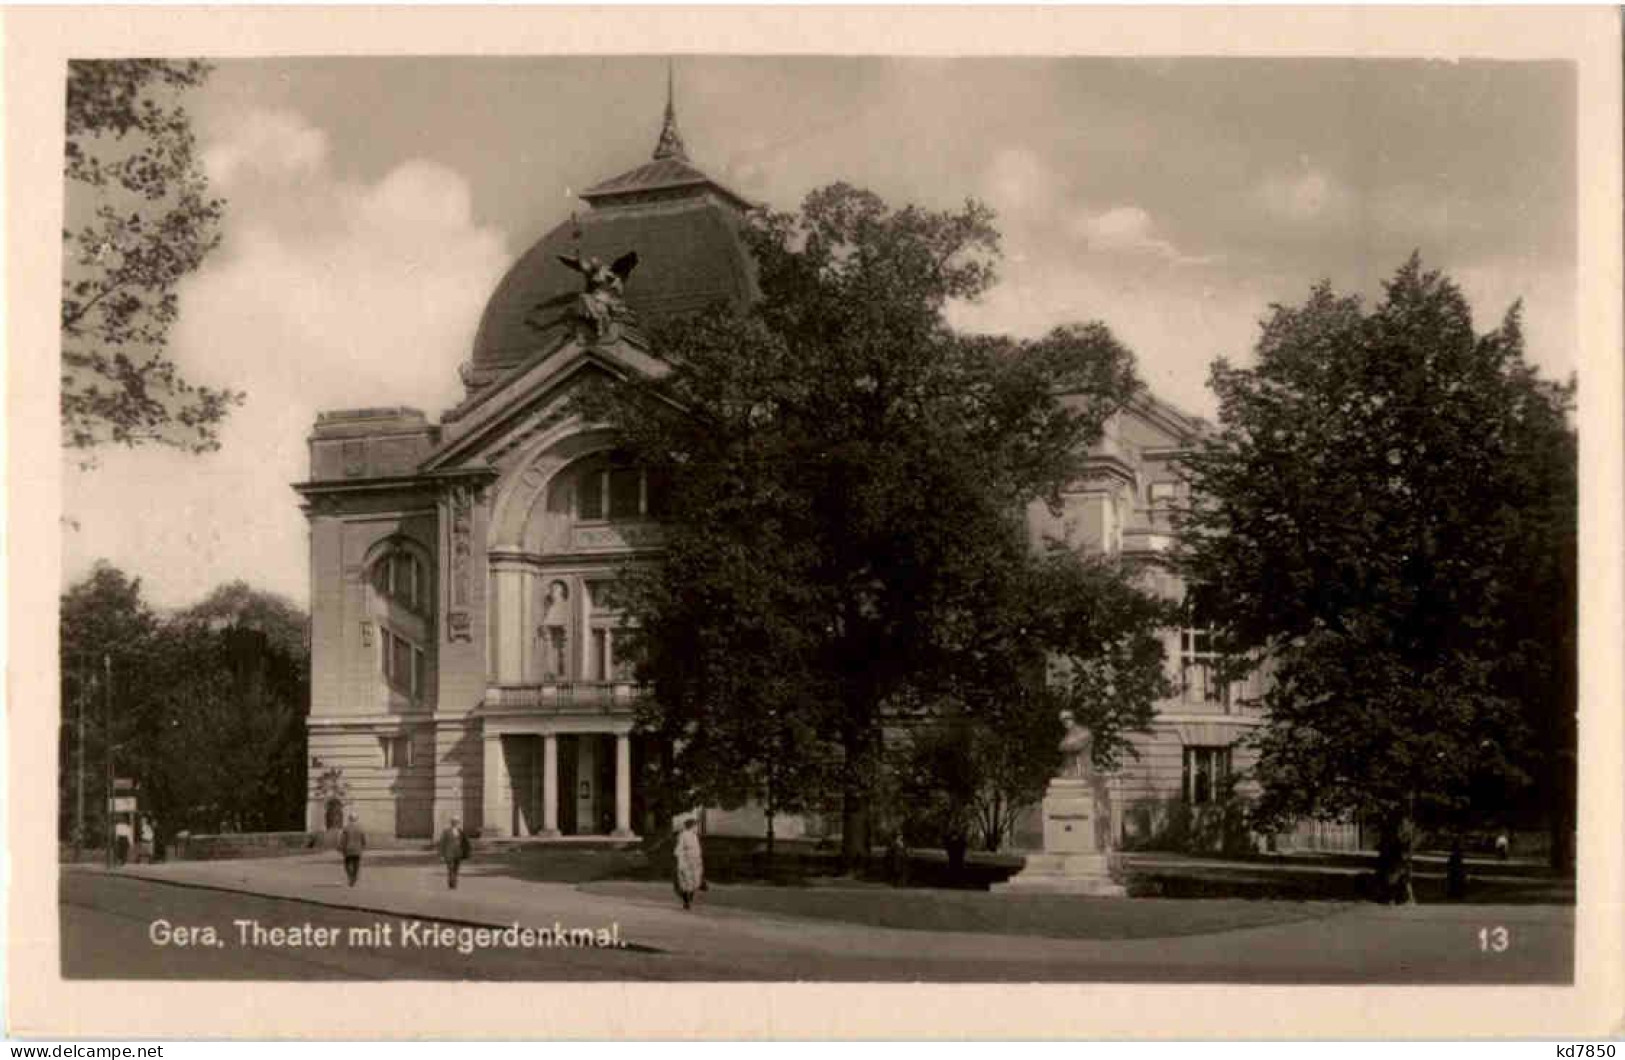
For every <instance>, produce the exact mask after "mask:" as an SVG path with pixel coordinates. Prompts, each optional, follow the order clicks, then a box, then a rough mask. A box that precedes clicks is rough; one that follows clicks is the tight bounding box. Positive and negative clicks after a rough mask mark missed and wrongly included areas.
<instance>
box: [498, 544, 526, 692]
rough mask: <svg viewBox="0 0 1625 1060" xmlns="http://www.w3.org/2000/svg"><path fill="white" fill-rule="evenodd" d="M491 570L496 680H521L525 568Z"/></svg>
mask: <svg viewBox="0 0 1625 1060" xmlns="http://www.w3.org/2000/svg"><path fill="white" fill-rule="evenodd" d="M494 574H495V577H494V578H493V579H492V581H493V582H494V583H495V586H494V588H495V590H496V597H497V606H496V612H497V613H496V620H497V628H496V631H495V643H496V647H497V652H496V656H497V665H496V671H497V683H498V684H504V685H518V684H524V682H525V671H524V643H525V630H524V624H525V619H524V612H525V572H524V571H523V570H520V569H517V568H514V567H497V568H496V570H495V571H494Z"/></svg>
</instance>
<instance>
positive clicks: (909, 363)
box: [583, 184, 1139, 859]
mask: <svg viewBox="0 0 1625 1060" xmlns="http://www.w3.org/2000/svg"><path fill="white" fill-rule="evenodd" d="M745 240H746V244H747V246H748V248H749V250H750V252H751V254H752V257H753V258H754V260H755V263H756V265H757V268H758V276H759V281H760V287H761V297H760V299H759V300H757V301H756V302H754V303H753V304H752V305H750V306H748V307H743V308H732V309H723V308H719V309H717V310H715V311H713V312H710V313H706V314H702V315H700V316H697V317H694V318H690V319H686V320H683V321H679V322H677V323H675V324H674V325H673V326H671V327H669V328H668V329H666V330H665V331H663V332H662V333H661V334H660V335H658V336H657V346H658V349H659V350H660V352H661V354H662V356H663V357H665V358H666V360H667V361H668V363H669V365H670V370H669V371H668V372H666V373H664V374H663V375H661V376H660V377H659V378H652V379H637V380H630V381H628V382H626V383H625V384H624V385H621V386H618V387H613V388H608V389H604V390H599V391H597V392H589V394H588V395H587V397H586V399H585V401H584V406H583V407H584V411H586V412H588V413H589V414H591V415H594V416H599V417H602V418H604V419H606V420H607V421H608V422H610V423H612V424H613V425H614V426H615V427H616V428H617V429H618V431H619V433H620V436H621V438H622V441H623V443H624V445H625V448H626V450H627V453H628V456H629V457H630V458H631V459H635V460H637V461H640V462H642V463H644V464H645V465H647V466H648V467H649V468H650V469H651V471H652V473H653V474H654V475H656V476H657V477H658V478H660V479H661V480H662V481H665V482H667V483H669V486H670V495H671V505H670V511H669V512H668V514H667V517H666V519H665V529H666V537H665V550H664V552H663V554H662V557H661V559H660V560H659V561H658V562H657V563H656V564H655V565H654V566H651V567H649V568H646V569H645V570H644V571H642V572H634V573H632V574H631V575H630V576H629V579H628V584H629V589H630V597H629V604H630V606H629V610H630V611H631V612H632V613H634V614H636V615H637V616H638V618H639V621H640V629H639V630H638V634H637V642H636V645H635V648H636V650H637V652H638V655H639V658H640V660H641V670H640V672H641V674H642V676H643V677H644V678H645V679H647V680H649V681H650V682H651V683H652V685H653V689H654V695H653V697H652V699H651V700H650V703H649V706H648V708H647V716H646V718H645V722H644V724H645V726H646V727H647V728H649V729H651V730H653V731H655V732H657V733H663V734H664V735H666V736H667V737H668V738H669V739H671V740H673V741H678V740H680V741H681V743H680V745H678V744H675V743H674V746H677V747H678V749H677V750H676V752H675V754H676V756H677V758H678V759H679V762H678V768H679V769H680V768H681V760H683V759H687V760H688V761H691V762H698V760H699V757H700V755H701V748H702V747H704V746H708V743H707V741H708V740H709V739H710V737H708V736H707V735H706V732H707V731H708V726H709V727H712V728H710V729H709V731H711V732H714V733H722V732H729V731H733V730H745V729H748V727H749V726H750V725H751V724H752V723H753V719H754V720H757V721H759V719H761V718H763V717H769V716H778V717H783V718H792V717H793V718H796V719H799V721H800V722H801V723H802V727H801V728H800V729H799V730H798V732H799V733H800V734H801V735H800V736H798V737H797V738H798V739H799V740H801V741H802V744H803V748H802V749H803V751H807V752H809V753H816V748H814V747H813V746H812V745H813V744H817V745H818V746H819V747H825V748H829V749H832V751H833V754H834V756H835V760H836V771H837V780H836V785H837V786H838V790H839V793H840V802H841V805H842V818H843V827H842V834H843V853H844V854H845V855H846V856H847V857H848V858H849V859H853V858H860V857H863V856H866V854H867V850H868V818H869V813H868V809H869V802H870V799H871V796H872V794H873V792H874V790H875V788H876V785H877V783H878V779H879V771H880V769H881V765H882V756H881V750H882V747H883V742H884V728H885V722H886V718H887V711H888V710H890V709H907V706H908V704H912V703H931V702H933V701H935V700H937V699H939V698H941V697H943V696H958V694H959V693H960V692H961V691H962V690H963V689H962V686H963V685H964V684H965V683H966V682H967V681H973V680H985V679H986V677H987V675H989V674H993V673H997V672H1000V670H999V666H1002V665H1004V663H1003V662H1002V661H1000V660H997V659H995V656H994V654H989V652H987V651H984V650H982V647H983V646H984V645H985V644H989V643H996V642H997V641H998V639H999V638H998V637H997V636H992V637H990V635H989V632H990V630H998V629H999V628H1000V627H1001V623H1002V619H1001V618H1000V614H999V611H998V609H997V608H995V607H992V606H991V605H990V603H989V602H990V601H994V600H1002V599H1005V598H1007V597H1008V596H1009V594H1010V589H1009V586H1010V583H1011V582H1012V581H1013V580H1015V579H1017V578H1019V577H1020V576H1021V575H1022V573H1023V572H1024V571H1025V570H1026V569H1027V564H1028V563H1029V562H1030V561H1031V557H1030V555H1029V553H1028V551H1027V546H1026V539H1025V534H1024V532H1023V525H1022V519H1023V513H1024V511H1025V509H1026V506H1027V504H1028V503H1029V502H1030V501H1032V500H1033V499H1035V498H1044V499H1047V500H1048V501H1050V502H1051V503H1054V504H1058V503H1059V491H1060V489H1061V487H1062V486H1063V485H1064V484H1065V483H1067V482H1069V481H1071V480H1073V479H1074V478H1076V477H1077V476H1078V474H1079V473H1080V472H1081V469H1082V460H1083V456H1084V453H1085V452H1086V450H1087V447H1088V445H1089V443H1091V442H1092V441H1094V440H1095V439H1096V438H1097V437H1098V436H1099V433H1100V431H1101V429H1102V426H1103V424H1104V423H1105V421H1106V419H1107V417H1108V416H1109V415H1110V414H1111V413H1113V412H1115V411H1116V410H1117V409H1119V408H1120V407H1122V405H1123V404H1124V403H1125V402H1126V401H1127V400H1128V399H1129V397H1130V396H1131V395H1132V394H1133V393H1134V391H1135V390H1136V388H1137V387H1138V385H1139V384H1138V382H1137V380H1136V377H1135V374H1134V369H1133V358H1132V355H1131V354H1129V352H1128V351H1127V350H1126V349H1124V348H1123V347H1122V346H1121V345H1119V344H1118V343H1117V342H1116V341H1115V340H1113V338H1112V336H1111V335H1110V333H1109V332H1108V331H1107V330H1106V329H1105V328H1104V327H1103V326H1101V325H1098V324H1093V325H1087V326H1077V327H1070V328H1063V329H1058V330H1057V331H1055V332H1053V333H1052V334H1050V335H1049V336H1047V337H1046V338H1044V339H1042V340H1039V341H1033V342H1016V341H1013V340H1008V339H1002V338H992V337H974V338H973V337H967V336H963V335H959V334H957V333H955V332H954V331H953V330H952V329H951V328H950V327H949V326H948V325H947V324H946V322H945V320H944V316H943V311H944V308H945V307H946V305H947V304H948V303H949V302H950V301H951V300H955V299H973V298H975V297H977V296H979V295H980V294H981V293H982V292H983V291H985V290H986V289H987V288H988V287H989V285H990V284H991V283H992V280H993V267H992V260H993V257H994V255H995V253H996V251H997V246H998V236H997V233H996V231H995V230H994V228H993V225H992V217H991V214H990V213H989V211H987V210H986V208H984V207H982V206H980V205H978V204H975V203H968V204H967V205H966V206H965V207H964V208H963V209H961V210H959V211H957V212H933V211H927V210H922V209H918V208H915V207H905V208H903V209H898V210H893V209H891V208H889V207H888V206H887V205H886V204H885V203H884V202H883V201H881V200H880V199H879V198H878V197H876V196H875V195H873V194H871V193H868V192H864V191H859V190H856V189H854V188H851V187H849V186H846V185H839V184H838V185H834V186H831V187H828V188H824V189H821V190H818V191H815V192H813V193H812V194H810V195H809V196H808V197H807V199H806V201H805V203H804V204H803V207H802V209H801V211H800V212H799V213H798V214H778V213H772V214H765V215H762V216H758V217H756V218H754V219H753V220H752V222H751V223H750V224H749V225H748V226H747V227H746V230H745ZM1060 393H1065V394H1068V395H1069V397H1068V398H1067V400H1065V401H1062V400H1060V398H1059V397H1058V396H1057V395H1058V394H1060ZM993 663H997V664H998V665H993ZM978 673H979V674H981V675H982V676H981V677H977V676H976V675H977V674H978ZM960 698H963V697H960ZM729 717H732V718H735V719H736V720H737V722H738V724H737V725H732V724H729V723H728V722H727V721H726V720H725V719H726V718H729ZM702 721H703V724H702ZM719 738H720V737H719ZM799 753H801V752H798V754H799ZM695 768H698V767H697V766H696V767H695ZM813 775H815V774H814V773H813V772H811V771H810V772H809V773H808V774H807V776H809V777H810V776H813ZM695 794H697V795H708V794H709V792H707V791H703V790H700V791H696V792H695Z"/></svg>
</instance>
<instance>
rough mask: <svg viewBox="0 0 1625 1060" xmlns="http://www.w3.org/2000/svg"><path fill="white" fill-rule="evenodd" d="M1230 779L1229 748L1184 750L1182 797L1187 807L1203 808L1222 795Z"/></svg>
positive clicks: (1190, 748) (1189, 748)
mask: <svg viewBox="0 0 1625 1060" xmlns="http://www.w3.org/2000/svg"><path fill="white" fill-rule="evenodd" d="M1229 779H1230V748H1228V747H1187V748H1185V769H1184V797H1185V804H1186V805H1187V806H1205V805H1207V804H1208V803H1211V802H1216V801H1218V799H1219V798H1220V797H1222V796H1223V795H1224V791H1225V787H1226V785H1227V783H1228V781H1229Z"/></svg>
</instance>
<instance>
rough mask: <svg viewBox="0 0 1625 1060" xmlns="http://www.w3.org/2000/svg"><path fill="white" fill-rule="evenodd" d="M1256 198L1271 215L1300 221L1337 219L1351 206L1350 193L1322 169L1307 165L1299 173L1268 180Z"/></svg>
mask: <svg viewBox="0 0 1625 1060" xmlns="http://www.w3.org/2000/svg"><path fill="white" fill-rule="evenodd" d="M1255 198H1256V199H1257V201H1258V203H1259V205H1261V206H1262V207H1263V208H1264V211H1265V212H1266V213H1268V214H1270V215H1271V216H1273V217H1275V218H1278V219H1280V220H1283V221H1297V222H1303V221H1314V220H1323V219H1335V218H1336V217H1339V216H1341V215H1342V213H1343V212H1344V210H1345V209H1346V207H1347V203H1348V193H1347V192H1346V191H1345V190H1344V189H1343V188H1342V186H1341V185H1339V184H1338V183H1337V182H1336V181H1335V180H1333V179H1332V178H1331V177H1330V176H1328V175H1327V174H1325V173H1324V172H1322V171H1321V170H1319V169H1315V168H1313V167H1307V166H1306V167H1305V168H1304V169H1303V170H1302V171H1300V172H1298V173H1294V174H1281V173H1275V174H1271V175H1269V176H1267V177H1265V178H1264V179H1263V181H1262V182H1260V184H1259V185H1258V188H1257V191H1256V192H1255Z"/></svg>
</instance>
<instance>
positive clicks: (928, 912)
mask: <svg viewBox="0 0 1625 1060" xmlns="http://www.w3.org/2000/svg"><path fill="white" fill-rule="evenodd" d="M581 889H582V890H584V891H587V892H589V893H592V894H603V895H613V896H615V897H618V898H634V899H643V900H647V901H650V902H661V903H672V902H675V901H676V899H675V898H674V897H673V896H672V891H671V885H670V884H669V883H655V882H646V881H638V880H598V881H595V882H592V883H584V884H582V885H581ZM699 902H700V904H702V905H709V906H718V907H722V908H726V909H739V910H748V911H751V912H757V913H767V914H769V915H778V916H789V917H802V918H806V919H812V920H832V921H839V922H841V923H847V924H863V925H868V926H872V927H887V928H904V929H911V930H916V931H972V932H984V933H990V934H1001V935H1040V936H1046V937H1050V938H1073V939H1134V938H1169V937H1173V936H1179V935H1207V934H1213V933H1215V932H1220V931H1234V930H1237V929H1239V928H1249V927H1260V926H1263V925H1267V924H1282V923H1290V922H1294V921H1300V920H1313V919H1318V918H1321V917H1327V916H1333V915H1335V914H1337V913H1339V912H1342V911H1344V910H1347V909H1348V908H1350V906H1349V905H1347V904H1344V903H1339V902H1314V903H1309V902H1263V901H1247V900H1241V899H1208V900H1203V901H1179V900H1162V901H1154V902H1145V901H1136V900H1132V899H1119V898H1082V897H1077V896H1073V895H1058V894H1007V893H1004V894H1000V893H988V892H982V891H949V890H930V889H919V888H892V887H883V886H864V885H848V886H837V885H829V886H815V887H774V886H761V885H754V884H718V885H716V886H713V887H712V888H711V889H710V890H708V891H706V892H705V893H703V894H701V895H700V896H699Z"/></svg>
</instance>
